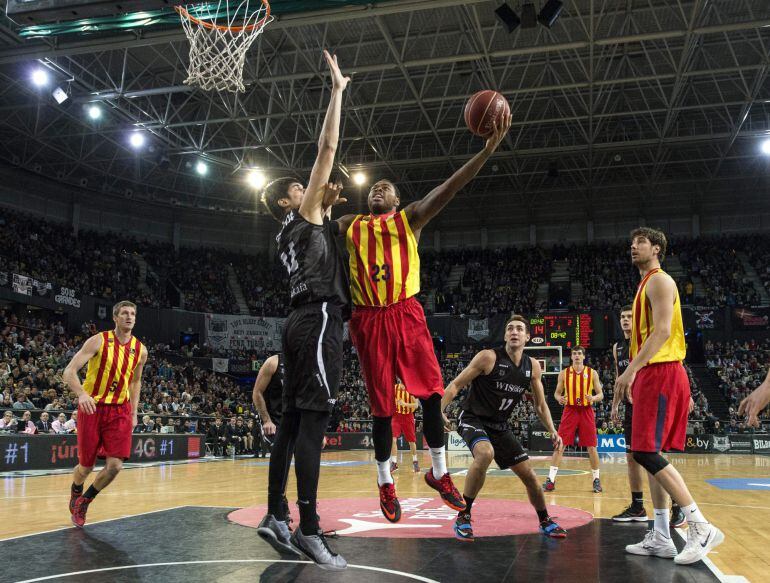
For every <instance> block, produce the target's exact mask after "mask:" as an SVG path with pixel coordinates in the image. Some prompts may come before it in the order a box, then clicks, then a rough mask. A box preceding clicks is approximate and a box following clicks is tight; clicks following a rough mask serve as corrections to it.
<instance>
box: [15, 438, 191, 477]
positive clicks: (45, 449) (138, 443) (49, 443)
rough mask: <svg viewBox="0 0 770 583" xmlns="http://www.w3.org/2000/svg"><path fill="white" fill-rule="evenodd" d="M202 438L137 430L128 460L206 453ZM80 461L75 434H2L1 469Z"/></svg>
mask: <svg viewBox="0 0 770 583" xmlns="http://www.w3.org/2000/svg"><path fill="white" fill-rule="evenodd" d="M203 438H204V436H203V435H177V434H165V435H160V434H149V435H147V434H135V435H133V437H132V444H131V457H130V458H129V460H128V461H129V463H143V462H157V461H164V460H183V459H188V458H197V457H202V455H203V454H205V449H204V447H203ZM77 463H78V442H77V436H76V435H24V434H15V435H14V434H9V435H0V472H4V471H23V470H48V469H55V468H74V467H75V466H76V465H77ZM98 464H99V462H98V461H97V465H98Z"/></svg>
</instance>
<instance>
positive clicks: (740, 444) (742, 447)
mask: <svg viewBox="0 0 770 583" xmlns="http://www.w3.org/2000/svg"><path fill="white" fill-rule="evenodd" d="M716 439H717V437H716V436H714V440H715V442H716ZM752 441H753V440H752V436H751V435H748V434H738V435H735V434H731V435H730V453H751V451H752V446H753V444H752ZM714 449H716V447H715V448H714Z"/></svg>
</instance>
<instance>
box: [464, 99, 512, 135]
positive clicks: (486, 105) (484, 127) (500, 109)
mask: <svg viewBox="0 0 770 583" xmlns="http://www.w3.org/2000/svg"><path fill="white" fill-rule="evenodd" d="M510 112H511V108H510V106H509V105H508V101H507V100H506V99H505V97H503V96H502V95H500V94H499V93H498V92H497V91H492V90H491V89H485V90H484V91H479V92H478V93H474V94H473V95H471V98H470V99H469V100H468V103H466V104H465V125H467V126H468V129H469V130H471V131H472V132H473V133H474V134H476V135H477V136H482V137H484V136H488V135H489V134H490V133H491V132H492V130H493V128H494V124H495V121H498V122H499V121H500V120H502V118H503V116H504V115H506V114H508V113H510Z"/></svg>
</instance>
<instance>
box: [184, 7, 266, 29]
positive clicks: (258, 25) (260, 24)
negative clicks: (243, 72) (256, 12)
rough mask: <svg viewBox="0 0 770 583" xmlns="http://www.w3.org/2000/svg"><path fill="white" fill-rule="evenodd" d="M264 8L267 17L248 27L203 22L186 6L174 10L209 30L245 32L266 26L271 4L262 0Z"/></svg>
mask: <svg viewBox="0 0 770 583" xmlns="http://www.w3.org/2000/svg"><path fill="white" fill-rule="evenodd" d="M262 6H264V7H265V16H264V17H262V19H260V20H259V22H256V23H254V24H250V25H248V26H222V25H219V24H214V23H213V22H207V21H205V20H201V19H200V18H195V17H194V16H193V15H192V14H190V12H189V11H188V10H187V9H186V8H185V7H184V6H174V10H176V11H177V12H178V13H179V14H180V15H181V16H183V17H184V18H186V19H187V20H189V21H190V22H192V23H194V24H197V25H198V26H202V27H203V28H207V29H209V30H214V29H217V30H221V31H223V32H224V31H229V32H243V31H244V30H254V29H255V28H261V27H263V26H264V25H265V23H266V22H267V19H268V18H270V3H269V2H268V1H267V0H262Z"/></svg>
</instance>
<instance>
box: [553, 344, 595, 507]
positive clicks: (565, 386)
mask: <svg viewBox="0 0 770 583" xmlns="http://www.w3.org/2000/svg"><path fill="white" fill-rule="evenodd" d="M585 357H586V351H585V349H584V348H583V347H582V346H575V347H574V348H573V349H572V352H571V354H570V358H571V360H572V365H571V366H568V367H567V368H565V369H564V370H563V371H561V372H560V373H559V381H558V383H557V385H556V393H555V396H556V400H557V401H558V403H559V405H564V413H562V416H561V421H560V422H559V435H560V436H561V439H562V442H563V443H562V445H561V447H557V448H556V449H554V451H553V458H551V468H550V470H549V471H548V478H546V480H545V484H543V489H544V490H545V491H546V492H553V491H554V490H555V489H556V474H557V473H558V472H559V463H560V462H561V458H562V455H564V447H565V446H567V445H573V444H574V443H575V436H577V437H578V438H579V439H580V446H581V447H585V448H586V449H587V450H588V459H589V461H590V463H591V473H592V474H593V479H594V481H593V489H594V492H595V493H596V494H599V493H601V491H602V483H601V481H600V480H599V452H598V451H597V450H596V446H597V445H598V439H597V436H596V416H595V415H594V408H593V404H594V403H599V402H600V401H601V400H602V399H603V398H604V393H603V392H602V383H601V381H600V380H599V375H598V374H597V373H596V371H595V370H594V369H592V368H591V367H590V366H585V364H584V362H585ZM592 393H593V394H592Z"/></svg>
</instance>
